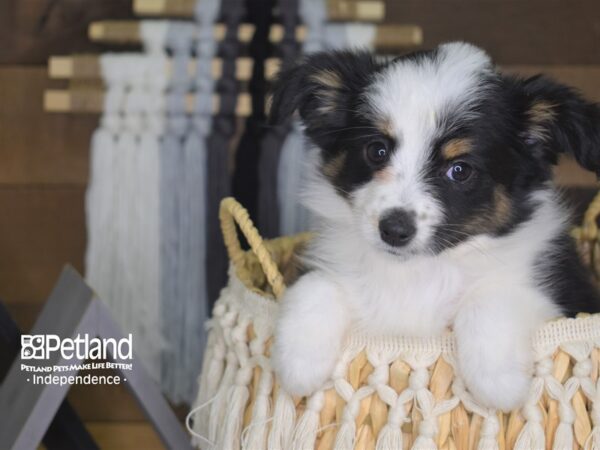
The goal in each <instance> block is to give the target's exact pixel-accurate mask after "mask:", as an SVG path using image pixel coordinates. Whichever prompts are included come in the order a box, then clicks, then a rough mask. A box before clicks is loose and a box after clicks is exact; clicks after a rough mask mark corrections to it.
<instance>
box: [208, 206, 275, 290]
mask: <svg viewBox="0 0 600 450" xmlns="http://www.w3.org/2000/svg"><path fill="white" fill-rule="evenodd" d="M219 219H220V221H221V231H222V232H223V239H224V240H225V247H226V248H227V253H228V254H229V259H231V262H232V263H233V266H234V267H235V270H236V272H237V274H238V276H239V277H240V278H241V279H242V280H244V279H246V278H249V277H250V276H249V274H248V273H246V272H247V269H246V268H245V266H244V260H245V257H244V253H245V252H244V250H242V247H241V245H240V240H239V239H238V235H237V230H236V227H235V225H236V223H237V224H238V226H239V227H240V230H241V231H242V233H243V235H244V236H245V237H246V240H247V241H248V244H250V248H251V249H252V251H253V252H254V254H255V255H256V257H257V258H258V262H259V263H260V265H261V267H262V269H263V271H264V273H265V275H266V277H267V281H268V282H269V284H270V285H271V288H272V289H273V293H274V294H275V297H276V298H280V297H281V295H282V294H283V292H284V291H285V284H284V282H283V275H281V272H280V271H279V269H278V268H277V264H276V263H275V261H274V260H273V257H272V256H271V253H270V252H269V250H268V249H267V247H266V246H265V243H264V241H263V238H262V237H261V236H260V234H259V233H258V230H257V229H256V227H255V226H254V224H253V223H252V220H251V219H250V215H249V214H248V211H247V210H246V208H244V207H243V206H242V205H241V204H240V203H239V202H238V201H237V200H235V199H234V198H233V197H227V198H224V199H223V200H222V201H221V207H220V208H219Z"/></svg>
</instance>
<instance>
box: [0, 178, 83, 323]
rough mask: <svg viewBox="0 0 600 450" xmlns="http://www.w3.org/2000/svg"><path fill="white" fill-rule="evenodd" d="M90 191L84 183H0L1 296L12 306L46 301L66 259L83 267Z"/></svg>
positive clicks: (78, 267) (79, 267)
mask: <svg viewBox="0 0 600 450" xmlns="http://www.w3.org/2000/svg"><path fill="white" fill-rule="evenodd" d="M84 194H85V187H84V186H21V185H12V186H11V185H0V211H2V214H0V255H2V257H1V258H0V298H2V299H3V300H4V301H5V302H6V303H7V304H9V305H10V304H11V303H20V302H24V303H41V302H43V301H44V300H45V299H46V298H47V296H48V294H49V293H50V291H51V289H52V287H53V286H54V283H55V282H56V280H57V279H58V276H59V274H60V272H61V270H62V268H63V266H64V265H65V264H66V263H71V264H72V265H73V266H75V268H76V269H77V270H79V271H83V257H84V251H85V218H84V209H83V208H84ZM19 325H21V324H19Z"/></svg>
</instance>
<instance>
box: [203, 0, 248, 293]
mask: <svg viewBox="0 0 600 450" xmlns="http://www.w3.org/2000/svg"><path fill="white" fill-rule="evenodd" d="M199 1H202V0H199ZM245 13H246V8H245V0H222V20H223V23H224V24H225V26H226V32H225V38H224V39H223V41H222V42H221V45H220V48H219V54H220V55H221V57H222V58H223V72H222V76H221V79H220V80H219V81H218V82H217V91H218V93H219V95H220V99H221V100H220V109H219V113H218V114H217V116H216V117H215V118H214V119H213V126H212V130H211V134H210V136H209V138H208V159H207V170H208V197H207V198H208V205H207V210H206V220H207V234H206V237H207V244H208V248H207V254H206V259H207V261H208V262H209V263H208V264H207V266H206V270H207V272H206V276H207V286H208V295H209V299H210V300H211V302H214V301H216V299H217V297H218V296H219V291H220V290H221V288H222V287H223V286H225V281H226V278H227V264H228V263H227V253H226V251H225V246H224V245H223V241H222V239H221V238H220V234H221V228H220V226H219V204H220V202H221V200H222V199H223V198H225V197H227V196H228V195H230V194H231V171H230V158H229V156H230V151H229V150H230V144H231V139H232V137H233V135H234V133H235V130H236V104H237V97H238V96H237V94H238V89H239V86H238V82H237V80H236V58H237V56H238V54H239V52H240V42H239V40H238V27H239V25H240V23H241V21H242V19H243V18H244V15H245Z"/></svg>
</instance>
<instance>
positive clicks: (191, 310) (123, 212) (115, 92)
mask: <svg viewBox="0 0 600 450" xmlns="http://www.w3.org/2000/svg"><path fill="white" fill-rule="evenodd" d="M218 7H219V2H218V1H217V0H209V1H207V0H203V1H202V2H199V3H198V18H199V20H198V21H197V22H196V23H194V22H191V21H190V22H184V21H181V22H175V21H171V22H167V21H143V22H142V23H141V27H140V35H141V37H142V38H143V44H144V53H141V54H139V53H134V54H122V53H121V54H108V55H104V56H102V57H101V61H102V67H103V77H104V80H105V82H106V84H107V86H108V90H107V92H106V95H105V108H104V112H103V116H102V124H101V126H100V128H99V129H98V130H97V132H96V134H95V136H94V139H93V142H92V164H91V171H92V176H91V181H90V185H89V191H88V198H87V212H88V216H87V223H88V230H89V232H88V235H89V240H88V250H87V257H86V274H87V278H88V281H89V283H90V285H91V286H92V287H94V289H96V290H97V292H98V294H99V296H100V298H102V299H103V300H105V301H106V302H107V303H108V304H109V306H110V307H111V309H112V310H113V312H114V314H115V317H117V319H118V320H119V321H120V323H121V326H122V327H123V329H124V330H129V331H131V333H132V335H133V336H134V338H133V339H134V341H135V351H136V353H137V354H138V355H139V357H140V359H141V361H142V363H143V364H144V365H145V366H147V367H148V369H149V371H150V373H151V375H152V376H153V377H154V378H155V379H156V380H158V381H160V382H161V384H162V387H163V390H164V391H165V393H166V394H167V395H168V396H169V398H170V399H171V400H172V401H173V402H175V403H181V402H185V401H189V398H190V396H191V395H193V392H194V389H195V382H194V378H195V375H196V374H197V373H198V370H199V368H200V363H201V357H202V348H203V347H204V322H205V320H206V319H207V311H208V310H209V306H208V301H207V294H206V278H205V255H206V233H205V232H204V230H205V229H206V226H205V224H206V221H205V216H206V145H205V138H206V135H207V134H208V130H209V129H210V118H211V114H212V91H213V89H212V84H213V83H212V73H211V71H210V67H211V64H210V62H211V61H212V57H213V56H214V53H215V51H214V47H215V44H214V39H213V22H214V20H215V19H216V16H217V13H218ZM167 51H168V52H169V54H170V57H169V56H168V55H167ZM193 52H194V53H195V54H196V58H197V59H196V64H195V65H194V66H193V67H194V68H195V70H193V71H190V62H191V60H192V53H193ZM167 67H170V70H169V71H167V70H166V68H167ZM190 91H194V92H195V94H196V95H195V96H194V99H195V102H194V106H193V109H192V111H189V109H188V108H187V105H186V98H187V96H188V94H189V93H190ZM190 112H191V113H192V114H189V113H190Z"/></svg>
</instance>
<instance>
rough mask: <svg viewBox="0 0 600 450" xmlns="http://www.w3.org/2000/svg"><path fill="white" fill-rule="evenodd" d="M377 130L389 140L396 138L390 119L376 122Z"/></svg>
mask: <svg viewBox="0 0 600 450" xmlns="http://www.w3.org/2000/svg"><path fill="white" fill-rule="evenodd" d="M376 126H377V128H378V129H379V130H380V131H381V132H382V133H383V134H385V135H386V136H387V137H389V138H393V137H394V126H393V124H392V121H391V120H390V118H389V117H383V118H381V119H379V120H377V122H376Z"/></svg>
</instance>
